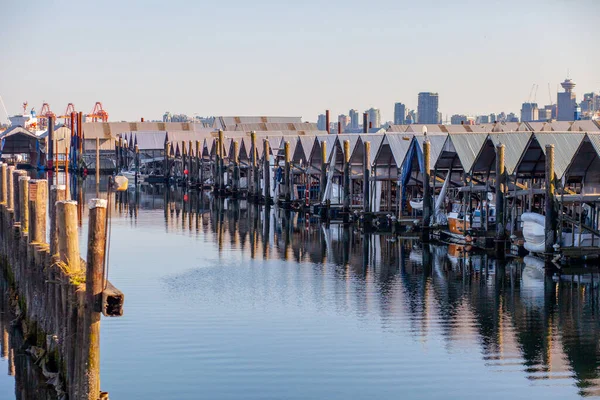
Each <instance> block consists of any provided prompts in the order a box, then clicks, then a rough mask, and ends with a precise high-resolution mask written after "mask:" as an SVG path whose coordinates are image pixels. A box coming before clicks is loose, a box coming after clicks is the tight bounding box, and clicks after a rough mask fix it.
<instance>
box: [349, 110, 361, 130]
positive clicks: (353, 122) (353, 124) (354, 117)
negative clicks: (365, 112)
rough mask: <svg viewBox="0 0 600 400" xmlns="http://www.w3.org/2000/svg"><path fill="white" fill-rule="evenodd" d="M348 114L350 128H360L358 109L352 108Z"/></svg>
mask: <svg viewBox="0 0 600 400" xmlns="http://www.w3.org/2000/svg"><path fill="white" fill-rule="evenodd" d="M348 115H349V116H350V129H358V127H359V125H360V124H359V115H358V110H354V109H352V110H350V112H349V113H348Z"/></svg>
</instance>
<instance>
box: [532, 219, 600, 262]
mask: <svg viewBox="0 0 600 400" xmlns="http://www.w3.org/2000/svg"><path fill="white" fill-rule="evenodd" d="M521 221H522V222H523V238H524V239H525V243H524V244H523V247H524V248H525V250H527V251H529V252H531V253H544V251H545V250H546V217H545V216H544V215H542V214H538V213H533V212H525V213H523V214H522V215H521ZM599 243H600V238H599V237H598V236H594V235H593V234H591V233H581V232H577V231H576V232H575V233H574V234H573V232H565V231H563V232H562V234H561V237H560V243H559V245H560V246H561V247H573V246H576V247H587V246H592V244H599Z"/></svg>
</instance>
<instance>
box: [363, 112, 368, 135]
mask: <svg viewBox="0 0 600 400" xmlns="http://www.w3.org/2000/svg"><path fill="white" fill-rule="evenodd" d="M368 120H369V114H367V113H363V133H367V132H368V129H369V128H368V126H369V122H368Z"/></svg>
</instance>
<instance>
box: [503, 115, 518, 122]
mask: <svg viewBox="0 0 600 400" xmlns="http://www.w3.org/2000/svg"><path fill="white" fill-rule="evenodd" d="M506 122H519V117H517V115H516V114H515V113H510V114H508V115H507V116H506Z"/></svg>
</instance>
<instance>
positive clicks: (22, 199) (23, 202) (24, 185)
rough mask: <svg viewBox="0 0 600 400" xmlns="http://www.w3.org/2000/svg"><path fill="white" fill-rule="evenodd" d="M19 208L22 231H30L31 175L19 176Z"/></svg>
mask: <svg viewBox="0 0 600 400" xmlns="http://www.w3.org/2000/svg"><path fill="white" fill-rule="evenodd" d="M19 210H20V220H19V222H21V232H23V233H25V232H29V177H28V176H20V177H19Z"/></svg>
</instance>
